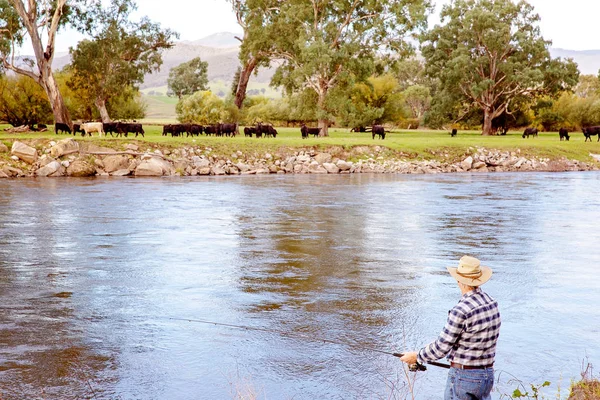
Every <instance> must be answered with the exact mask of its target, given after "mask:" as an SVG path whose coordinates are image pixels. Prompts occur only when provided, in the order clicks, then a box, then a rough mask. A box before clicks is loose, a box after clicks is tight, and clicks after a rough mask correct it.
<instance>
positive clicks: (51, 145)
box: [0, 138, 600, 178]
mask: <svg viewBox="0 0 600 400" xmlns="http://www.w3.org/2000/svg"><path fill="white" fill-rule="evenodd" d="M118 146H120V147H121V148H119V149H115V148H108V147H100V146H98V145H95V144H93V143H92V142H89V141H80V142H78V141H77V140H75V139H73V138H67V139H64V140H60V141H47V142H42V143H40V142H39V141H38V142H32V143H24V142H23V141H14V142H13V143H12V147H11V148H10V149H9V148H8V147H7V146H6V145H4V144H2V143H0V156H1V157H0V178H11V177H35V176H38V177H61V176H76V177H82V176H129V175H132V176H202V175H253V174H265V175H266V174H353V173H398V174H436V173H456V172H511V171H589V170H598V169H600V155H593V154H590V161H589V162H581V161H577V160H568V159H565V158H561V159H549V158H539V157H524V156H522V155H521V151H520V150H519V149H516V150H515V151H500V150H495V149H486V148H469V149H468V151H467V152H466V153H467V154H465V155H463V156H461V157H459V158H458V159H457V158H456V156H451V155H449V154H447V153H444V151H443V150H440V152H439V154H436V159H433V160H417V159H411V158H410V155H405V154H402V153H400V154H394V153H390V152H389V151H387V149H386V148H384V147H380V146H357V147H355V148H353V149H350V150H347V149H341V148H339V147H332V148H331V149H324V150H315V149H287V150H281V149H279V150H278V151H277V152H274V153H264V154H244V153H243V152H241V151H235V152H233V153H232V154H230V155H227V156H224V155H220V154H216V152H215V151H213V149H211V148H210V147H207V146H184V147H180V148H160V147H159V146H158V145H156V144H149V143H137V142H135V143H134V142H132V143H126V144H125V143H122V142H119V143H118Z"/></svg>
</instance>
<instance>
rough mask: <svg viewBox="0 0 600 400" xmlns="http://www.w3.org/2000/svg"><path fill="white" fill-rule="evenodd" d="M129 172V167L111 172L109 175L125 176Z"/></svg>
mask: <svg viewBox="0 0 600 400" xmlns="http://www.w3.org/2000/svg"><path fill="white" fill-rule="evenodd" d="M129 174H131V171H130V170H129V169H119V170H117V171H114V172H112V173H111V174H110V175H111V176H127V175H129Z"/></svg>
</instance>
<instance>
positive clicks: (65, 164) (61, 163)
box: [60, 160, 71, 168]
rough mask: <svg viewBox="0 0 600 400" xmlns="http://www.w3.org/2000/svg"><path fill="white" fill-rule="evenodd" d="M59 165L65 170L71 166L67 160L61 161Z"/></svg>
mask: <svg viewBox="0 0 600 400" xmlns="http://www.w3.org/2000/svg"><path fill="white" fill-rule="evenodd" d="M60 165H62V166H63V167H65V168H69V165H71V161H69V160H65V161H61V162H60Z"/></svg>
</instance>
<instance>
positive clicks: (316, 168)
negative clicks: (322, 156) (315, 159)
mask: <svg viewBox="0 0 600 400" xmlns="http://www.w3.org/2000/svg"><path fill="white" fill-rule="evenodd" d="M308 172H309V173H311V174H326V173H327V170H326V169H325V168H323V166H322V165H315V164H311V165H310V166H309V167H308Z"/></svg>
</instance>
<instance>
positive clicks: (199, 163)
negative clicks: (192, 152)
mask: <svg viewBox="0 0 600 400" xmlns="http://www.w3.org/2000/svg"><path fill="white" fill-rule="evenodd" d="M206 167H210V161H208V160H207V159H206V158H199V157H198V159H197V160H196V161H194V168H196V169H200V168H206Z"/></svg>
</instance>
